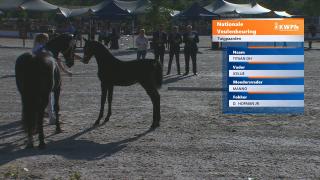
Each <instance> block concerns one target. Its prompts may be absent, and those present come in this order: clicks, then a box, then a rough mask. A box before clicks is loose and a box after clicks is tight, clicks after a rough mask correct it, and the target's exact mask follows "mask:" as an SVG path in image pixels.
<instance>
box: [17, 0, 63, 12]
mask: <svg viewBox="0 0 320 180" xmlns="http://www.w3.org/2000/svg"><path fill="white" fill-rule="evenodd" d="M20 7H21V8H22V9H23V10H29V11H52V10H57V9H58V8H59V7H58V6H56V5H53V4H50V3H48V2H46V1H44V0H28V1H25V2H24V3H23V4H21V5H20Z"/></svg>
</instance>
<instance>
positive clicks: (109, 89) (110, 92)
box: [104, 86, 113, 123]
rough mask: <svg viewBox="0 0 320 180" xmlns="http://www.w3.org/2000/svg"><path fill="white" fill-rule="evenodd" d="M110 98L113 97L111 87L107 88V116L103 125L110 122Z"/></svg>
mask: <svg viewBox="0 0 320 180" xmlns="http://www.w3.org/2000/svg"><path fill="white" fill-rule="evenodd" d="M112 96H113V86H109V87H108V114H107V117H106V118H105V119H104V123H106V122H108V121H109V120H110V116H111V114H112V112H111V105H112Z"/></svg>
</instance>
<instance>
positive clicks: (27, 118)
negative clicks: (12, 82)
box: [15, 53, 38, 133]
mask: <svg viewBox="0 0 320 180" xmlns="http://www.w3.org/2000/svg"><path fill="white" fill-rule="evenodd" d="M34 64H35V61H34V59H33V58H32V55H31V54H29V53H25V54H23V55H21V56H19V57H18V59H17V61H16V65H15V73H16V74H15V75H16V83H17V88H18V90H19V92H20V94H21V100H22V124H23V128H24V130H25V132H26V133H32V132H33V131H34V129H35V128H36V124H37V113H36V112H37V111H36V109H37V108H36V106H37V105H36V103H37V99H36V98H35V97H37V89H38V87H37V84H36V83H35V82H36V81H37V79H36V74H35V69H34V68H32V67H33V66H34Z"/></svg>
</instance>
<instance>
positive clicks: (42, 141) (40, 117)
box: [37, 105, 46, 149]
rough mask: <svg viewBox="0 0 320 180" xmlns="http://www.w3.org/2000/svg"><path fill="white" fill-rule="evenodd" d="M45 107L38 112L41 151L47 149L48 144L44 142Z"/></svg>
mask: <svg viewBox="0 0 320 180" xmlns="http://www.w3.org/2000/svg"><path fill="white" fill-rule="evenodd" d="M45 107H46V106H45V105H44V108H43V109H41V110H40V111H39V112H38V115H37V118H38V122H37V123H38V126H37V127H38V133H39V149H44V148H45V147H46V144H45V142H44V133H43V114H44V109H45Z"/></svg>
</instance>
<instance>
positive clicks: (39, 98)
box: [15, 34, 75, 148]
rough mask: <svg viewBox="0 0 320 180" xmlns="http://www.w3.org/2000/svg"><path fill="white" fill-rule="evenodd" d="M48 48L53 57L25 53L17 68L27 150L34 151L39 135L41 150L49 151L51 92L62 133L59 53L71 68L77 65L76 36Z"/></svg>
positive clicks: (62, 38)
mask: <svg viewBox="0 0 320 180" xmlns="http://www.w3.org/2000/svg"><path fill="white" fill-rule="evenodd" d="M45 47H46V49H47V50H48V51H50V52H51V53H52V54H51V55H47V56H33V55H32V54H30V53H24V54H22V55H21V56H19V57H18V59H17V61H16V66H15V72H16V83H17V87H18V91H19V92H20V94H21V100H22V122H23V127H24V130H25V131H26V133H27V134H28V144H27V148H31V147H33V138H32V135H33V134H34V133H35V132H37V133H39V141H40V143H39V148H45V142H44V134H43V116H44V110H45V108H46V106H47V105H48V101H49V95H50V92H51V91H53V92H54V99H55V104H54V110H55V115H56V133H60V132H61V128H60V123H59V116H58V113H59V96H60V85H61V84H60V83H61V82H60V80H61V78H60V72H59V69H58V67H56V66H57V65H56V63H55V60H54V59H53V58H58V55H59V53H62V54H63V56H64V58H65V60H66V65H67V66H68V67H71V66H72V65H73V64H74V49H75V43H74V40H73V36H71V35H68V34H62V35H60V36H58V37H56V38H53V39H52V40H50V41H49V42H48V43H47V44H46V46H45Z"/></svg>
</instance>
